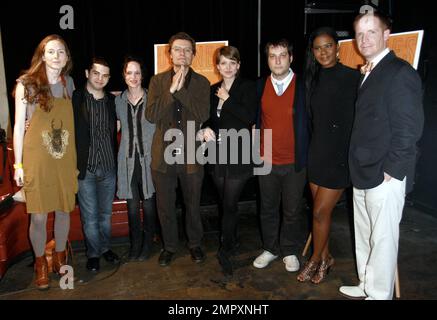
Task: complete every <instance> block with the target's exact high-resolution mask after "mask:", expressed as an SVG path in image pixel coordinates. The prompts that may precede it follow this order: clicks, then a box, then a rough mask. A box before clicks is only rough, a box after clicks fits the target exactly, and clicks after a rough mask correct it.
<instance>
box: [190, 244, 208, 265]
mask: <svg viewBox="0 0 437 320" xmlns="http://www.w3.org/2000/svg"><path fill="white" fill-rule="evenodd" d="M190 253H191V260H193V261H194V262H195V263H201V262H203V261H204V260H205V254H204V253H203V251H202V249H201V248H200V247H195V248H192V249H190Z"/></svg>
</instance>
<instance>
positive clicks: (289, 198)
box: [253, 39, 309, 272]
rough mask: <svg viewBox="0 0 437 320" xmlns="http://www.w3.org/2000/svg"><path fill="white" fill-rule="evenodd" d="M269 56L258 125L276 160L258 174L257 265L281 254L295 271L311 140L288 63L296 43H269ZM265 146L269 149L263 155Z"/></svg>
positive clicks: (300, 91) (268, 156) (299, 85)
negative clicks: (260, 243)
mask: <svg viewBox="0 0 437 320" xmlns="http://www.w3.org/2000/svg"><path fill="white" fill-rule="evenodd" d="M266 55H267V61H268V65H269V68H270V71H271V75H270V76H268V77H267V78H263V79H260V80H258V85H257V88H258V97H259V110H258V121H257V128H258V129H262V130H261V157H262V159H263V160H264V162H269V163H270V164H271V165H272V170H271V172H270V173H269V174H267V175H261V176H259V186H260V193H261V212H260V221H261V230H262V238H263V249H264V251H263V253H261V254H260V255H259V256H258V257H257V258H256V259H255V260H254V262H253V266H254V267H256V268H265V267H267V266H268V265H269V264H270V262H272V261H273V260H275V259H276V258H278V256H279V255H281V256H282V257H283V262H284V264H285V269H286V270H287V271H289V272H295V271H298V270H299V260H298V259H297V257H296V256H295V255H294V254H293V252H295V250H296V243H295V242H294V241H295V240H294V238H295V235H296V233H297V231H298V230H296V228H297V227H298V224H297V223H296V221H297V215H298V210H299V204H300V201H301V199H302V195H303V189H304V186H305V182H306V164H307V153H308V142H309V133H308V115H307V112H306V108H305V91H304V85H303V81H302V80H301V78H300V77H298V76H297V75H296V74H295V73H294V72H293V71H292V70H291V68H290V65H291V62H292V61H293V46H292V45H291V44H289V42H288V41H287V40H285V39H283V40H280V41H276V42H269V43H268V44H267V45H266ZM264 129H271V136H272V139H271V145H270V143H269V141H268V140H269V139H264V137H265V136H264V132H266V131H265V130H264ZM264 143H265V145H264ZM265 147H266V148H265ZM264 149H266V150H269V151H268V152H267V151H266V153H265V154H263V150H264ZM270 150H271V151H270ZM281 199H282V208H283V215H282V221H281V213H280V212H279V207H280V204H281Z"/></svg>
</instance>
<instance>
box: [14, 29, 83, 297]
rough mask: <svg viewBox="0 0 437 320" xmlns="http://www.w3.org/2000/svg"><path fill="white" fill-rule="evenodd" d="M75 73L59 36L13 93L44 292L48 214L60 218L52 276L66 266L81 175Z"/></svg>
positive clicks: (20, 180)
mask: <svg viewBox="0 0 437 320" xmlns="http://www.w3.org/2000/svg"><path fill="white" fill-rule="evenodd" d="M71 68H72V62H71V55H70V51H69V49H68V46H67V44H66V43H65V41H64V40H63V39H62V38H61V37H60V36H58V35H49V36H47V37H46V38H44V39H43V40H42V41H41V42H40V43H39V45H38V47H37V48H36V50H35V53H34V54H33V57H32V61H31V64H30V68H29V69H28V70H27V71H25V72H24V74H23V75H22V76H21V77H20V78H19V79H18V80H17V85H16V87H15V90H14V95H15V124H14V155H15V164H14V169H15V173H14V179H15V181H16V183H17V185H18V186H23V189H24V192H25V196H26V206H27V212H28V213H30V214H31V218H30V229H29V237H30V241H31V243H32V248H33V251H34V254H35V275H36V278H35V284H36V286H37V287H38V288H39V289H47V288H48V287H49V279H48V265H47V260H46V257H45V245H46V240H47V232H46V224H47V216H48V212H52V211H54V212H55V242H56V248H55V253H54V255H53V270H54V272H56V273H58V274H60V269H61V267H62V265H65V264H66V260H67V256H66V243H67V238H68V232H69V229H70V216H69V213H70V212H71V211H72V210H73V209H74V207H75V193H76V192H77V169H76V147H75V139H74V120H73V109H72V104H71V96H72V93H73V90H74V83H73V79H72V78H71V77H70V76H69V72H70V70H71ZM27 126H28V127H27ZM26 127H27V129H26Z"/></svg>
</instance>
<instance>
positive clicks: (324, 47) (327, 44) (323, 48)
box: [313, 42, 334, 51]
mask: <svg viewBox="0 0 437 320" xmlns="http://www.w3.org/2000/svg"><path fill="white" fill-rule="evenodd" d="M333 46H334V44H333V43H332V42H330V43H326V44H324V45H321V46H316V47H313V50H315V51H322V50H329V49H331V48H332V47H333Z"/></svg>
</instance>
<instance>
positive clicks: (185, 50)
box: [171, 47, 193, 54]
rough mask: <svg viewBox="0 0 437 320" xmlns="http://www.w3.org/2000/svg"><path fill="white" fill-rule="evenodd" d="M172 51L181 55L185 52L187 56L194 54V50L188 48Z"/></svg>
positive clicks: (176, 48)
mask: <svg viewBox="0 0 437 320" xmlns="http://www.w3.org/2000/svg"><path fill="white" fill-rule="evenodd" d="M171 50H172V51H173V52H175V53H180V52H182V51H183V52H184V53H185V54H192V53H193V49H191V48H187V47H185V48H182V47H173V48H171Z"/></svg>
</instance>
